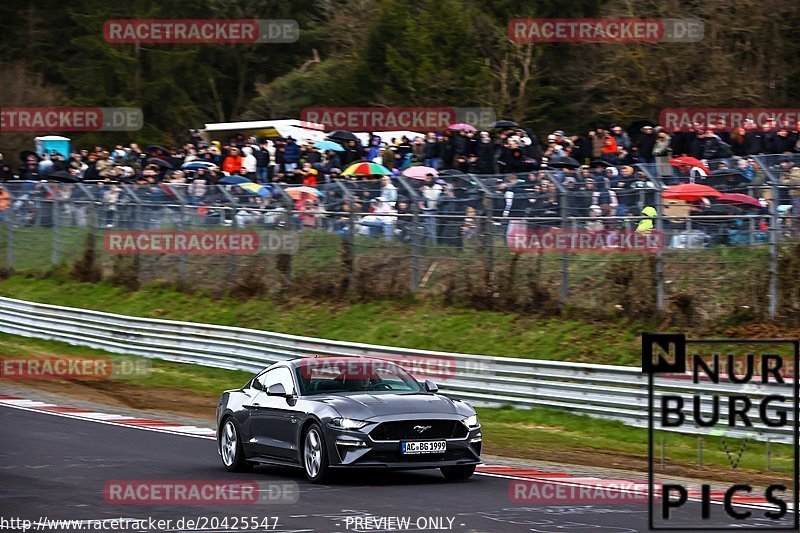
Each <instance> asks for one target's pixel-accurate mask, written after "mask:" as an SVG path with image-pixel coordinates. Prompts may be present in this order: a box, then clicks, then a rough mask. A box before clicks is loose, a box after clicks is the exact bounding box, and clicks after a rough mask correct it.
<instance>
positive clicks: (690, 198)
mask: <svg viewBox="0 0 800 533" xmlns="http://www.w3.org/2000/svg"><path fill="white" fill-rule="evenodd" d="M661 196H662V197H663V198H666V199H668V200H686V201H687V202H694V201H697V200H700V199H701V198H716V197H718V196H722V193H721V192H719V191H718V190H717V189H715V188H713V187H709V186H708V185H700V184H699V183H684V184H682V185H675V186H674V187H669V188H667V190H665V191H664V192H663V193H662V194H661Z"/></svg>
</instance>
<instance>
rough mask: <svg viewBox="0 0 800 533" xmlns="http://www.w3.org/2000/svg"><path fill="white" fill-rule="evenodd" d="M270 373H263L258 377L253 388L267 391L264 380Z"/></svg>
mask: <svg viewBox="0 0 800 533" xmlns="http://www.w3.org/2000/svg"><path fill="white" fill-rule="evenodd" d="M267 374H268V372H262V373H261V374H259V375H257V376H256V377H255V379H254V380H253V384H252V387H253V388H254V389H258V390H266V388H267V387H266V385H264V380H265V379H266V377H267Z"/></svg>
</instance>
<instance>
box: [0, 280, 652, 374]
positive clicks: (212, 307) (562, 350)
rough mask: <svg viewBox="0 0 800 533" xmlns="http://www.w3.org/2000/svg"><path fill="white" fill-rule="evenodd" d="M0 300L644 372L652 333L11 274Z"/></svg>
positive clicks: (425, 308) (490, 314)
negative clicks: (644, 336)
mask: <svg viewBox="0 0 800 533" xmlns="http://www.w3.org/2000/svg"><path fill="white" fill-rule="evenodd" d="M0 296H7V297H11V298H20V299H24V300H30V301H34V302H41V303H49V304H55V305H66V306H72V307H81V308H84V309H94V310H98V311H106V312H113V313H120V314H126V315H133V316H141V317H148V318H165V319H173V320H187V321H193V322H205V323H211V324H221V325H227V326H239V327H248V328H256V329H264V330H269V331H276V332H281V333H292V334H296V335H307V336H311V337H322V338H326V339H333V340H342V341H350V342H365V343H370V344H382V345H388V346H399V347H404V348H419V349H426V350H442V351H451V352H460V353H474V354H483V355H496V356H505V357H523V358H535V359H550V360H560V361H578V362H591V363H606V364H620V365H638V364H639V362H640V360H641V355H640V354H641V346H640V341H639V335H640V333H641V331H642V330H643V329H647V326H646V325H645V324H643V323H631V322H627V321H622V320H620V321H619V322H617V323H609V322H603V323H600V322H597V323H595V322H591V321H585V320H577V319H575V320H570V319H557V318H536V317H533V316H523V315H514V314H509V313H504V312H498V311H479V310H475V309H464V308H457V307H444V306H441V305H436V304H433V303H426V302H424V301H423V302H419V301H415V302H404V301H402V300H401V301H396V300H393V301H377V302H369V303H348V304H345V303H335V302H334V303H322V302H311V301H302V300H301V301H283V302H278V301H275V300H271V299H263V300H262V299H248V300H242V299H237V298H212V297H211V296H208V295H204V294H202V293H200V294H187V293H185V292H179V291H177V290H175V289H174V288H172V287H170V286H164V285H150V286H145V287H143V288H142V289H140V290H138V291H133V292H131V291H128V290H126V289H124V288H121V287H118V286H114V285H111V284H109V283H105V282H101V283H96V284H89V283H78V282H75V281H72V280H69V279H59V278H58V277H45V278H38V277H33V276H24V275H15V276H12V277H10V278H8V279H5V280H3V281H2V282H0Z"/></svg>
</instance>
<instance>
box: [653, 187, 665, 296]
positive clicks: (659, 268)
mask: <svg viewBox="0 0 800 533" xmlns="http://www.w3.org/2000/svg"><path fill="white" fill-rule="evenodd" d="M654 196H655V203H656V231H657V232H658V234H659V235H661V246H660V247H659V248H658V250H657V251H656V309H657V310H658V311H662V310H663V309H664V246H666V244H667V243H666V235H664V206H663V200H662V198H661V190H659V189H656V191H655V195H654Z"/></svg>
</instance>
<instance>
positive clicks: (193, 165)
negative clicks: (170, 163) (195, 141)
mask: <svg viewBox="0 0 800 533" xmlns="http://www.w3.org/2000/svg"><path fill="white" fill-rule="evenodd" d="M181 168H182V169H183V170H197V169H200V168H205V169H207V170H209V169H216V168H217V165H215V164H214V163H212V162H211V161H189V162H188V163H184V164H182V165H181Z"/></svg>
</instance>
